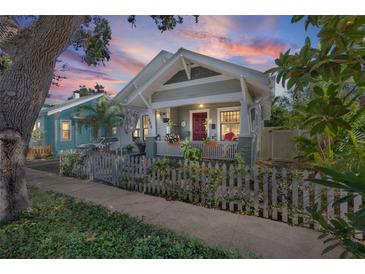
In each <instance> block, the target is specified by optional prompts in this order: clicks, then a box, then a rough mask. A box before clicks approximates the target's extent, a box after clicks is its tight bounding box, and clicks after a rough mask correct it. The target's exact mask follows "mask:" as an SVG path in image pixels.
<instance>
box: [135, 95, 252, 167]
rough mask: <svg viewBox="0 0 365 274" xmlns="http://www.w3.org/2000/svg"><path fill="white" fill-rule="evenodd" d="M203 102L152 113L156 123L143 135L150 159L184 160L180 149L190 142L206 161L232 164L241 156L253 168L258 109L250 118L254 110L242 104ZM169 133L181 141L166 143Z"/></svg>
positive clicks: (156, 110)
mask: <svg viewBox="0 0 365 274" xmlns="http://www.w3.org/2000/svg"><path fill="white" fill-rule="evenodd" d="M201 102H202V103H199V104H188V105H179V106H175V107H167V108H157V109H153V110H152V114H150V115H151V116H152V117H154V118H155V121H153V119H151V122H152V123H151V127H150V128H148V129H147V130H146V129H145V130H144V132H143V133H142V134H144V136H142V137H143V138H145V139H146V141H147V156H148V157H154V156H169V157H182V153H181V151H180V149H181V145H182V143H183V141H184V140H186V139H188V140H189V141H190V143H191V144H192V145H193V146H194V147H197V148H199V149H201V150H202V152H203V158H204V159H209V160H233V159H234V158H235V156H236V154H237V153H241V154H242V156H243V157H244V159H245V161H246V163H247V164H251V163H252V162H251V161H252V159H253V158H254V155H253V151H252V148H253V145H254V144H253V140H254V132H253V129H254V127H255V117H254V112H255V109H254V108H252V114H251V109H250V108H248V107H247V105H246V104H243V103H242V102H240V101H238V102H237V101H236V102H234V101H233V102H212V103H206V102H205V101H201ZM150 115H149V117H151V116H150ZM141 120H145V121H148V119H141ZM153 125H155V127H154V126H153ZM142 127H143V126H142ZM145 128H147V127H145ZM168 133H174V134H176V135H178V136H179V139H180V141H179V142H176V143H168V142H167V141H166V140H165V136H166V134H168ZM152 137H153V138H152Z"/></svg>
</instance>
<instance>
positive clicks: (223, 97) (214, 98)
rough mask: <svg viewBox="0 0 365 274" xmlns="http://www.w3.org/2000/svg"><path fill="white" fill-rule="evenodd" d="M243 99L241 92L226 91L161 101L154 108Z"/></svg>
mask: <svg viewBox="0 0 365 274" xmlns="http://www.w3.org/2000/svg"><path fill="white" fill-rule="evenodd" d="M241 99H242V94H241V92H232V93H224V94H218V95H211V96H202V97H191V98H185V99H179V100H171V101H161V102H155V103H152V108H155V109H158V108H167V107H178V106H184V105H196V104H209V103H223V102H240V100H241Z"/></svg>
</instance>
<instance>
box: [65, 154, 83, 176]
mask: <svg viewBox="0 0 365 274" xmlns="http://www.w3.org/2000/svg"><path fill="white" fill-rule="evenodd" d="M86 160H87V155H86V154H85V153H66V154H64V155H62V161H60V165H59V168H60V175H63V176H68V177H74V176H76V177H77V178H80V179H84V178H85V177H86V176H85V174H84V172H83V170H82V169H83V168H84V167H85V166H86Z"/></svg>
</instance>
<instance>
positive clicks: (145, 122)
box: [142, 115, 148, 140]
mask: <svg viewBox="0 0 365 274" xmlns="http://www.w3.org/2000/svg"><path fill="white" fill-rule="evenodd" d="M142 119H143V140H146V137H147V136H148V115H143V116H142Z"/></svg>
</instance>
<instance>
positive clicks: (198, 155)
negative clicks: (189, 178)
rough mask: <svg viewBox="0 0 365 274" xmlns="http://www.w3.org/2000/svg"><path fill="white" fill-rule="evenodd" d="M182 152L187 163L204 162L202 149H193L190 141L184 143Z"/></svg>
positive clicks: (186, 140)
mask: <svg viewBox="0 0 365 274" xmlns="http://www.w3.org/2000/svg"><path fill="white" fill-rule="evenodd" d="M180 150H181V152H182V154H183V157H184V159H185V160H186V161H189V162H193V163H194V162H199V161H201V160H202V157H203V152H202V150H201V149H199V148H197V147H193V146H192V145H191V143H190V142H189V139H188V138H186V139H185V140H184V143H183V144H182V145H181V149H180Z"/></svg>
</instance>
